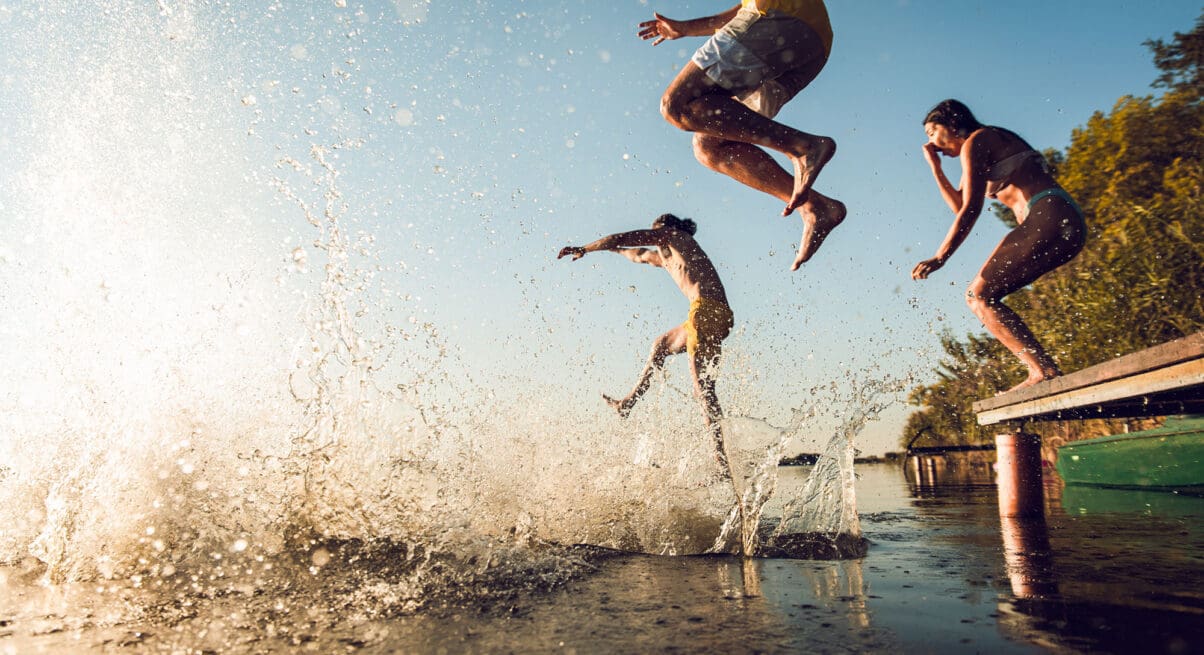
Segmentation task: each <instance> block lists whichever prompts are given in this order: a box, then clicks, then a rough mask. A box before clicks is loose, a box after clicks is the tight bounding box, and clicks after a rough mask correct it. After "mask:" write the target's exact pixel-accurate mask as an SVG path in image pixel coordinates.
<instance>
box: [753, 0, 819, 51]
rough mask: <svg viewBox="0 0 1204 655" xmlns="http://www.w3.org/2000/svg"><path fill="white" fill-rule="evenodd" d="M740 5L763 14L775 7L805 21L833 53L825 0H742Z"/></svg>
mask: <svg viewBox="0 0 1204 655" xmlns="http://www.w3.org/2000/svg"><path fill="white" fill-rule="evenodd" d="M740 6H741V7H744V8H745V9H755V10H757V11H759V12H761V13H762V14H763V13H765V12H767V11H769V10H771V9H775V10H777V11H780V12H782V13H783V14H786V15H788V16H793V17H795V18H797V19H799V20H801V21H803V22H804V23H806V24H807V25H808V26H809V27H810V28H811V29H813V30H815V33H816V34H818V35H819V38H820V39H822V40H823V42H824V51H825V52H827V53H828V54H832V24H831V23H829V22H828V8H827V7H825V6H824V2H823V0H740Z"/></svg>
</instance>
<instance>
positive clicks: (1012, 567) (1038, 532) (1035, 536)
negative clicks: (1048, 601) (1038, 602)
mask: <svg viewBox="0 0 1204 655" xmlns="http://www.w3.org/2000/svg"><path fill="white" fill-rule="evenodd" d="M999 528H1000V533H1001V536H1002V537H1003V557H1004V561H1005V563H1006V565H1007V575H1008V580H1009V581H1010V582H1011V584H1012V594H1013V595H1014V596H1015V597H1017V598H1033V597H1041V596H1052V595H1055V594H1057V593H1058V581H1057V578H1056V574H1055V572H1054V558H1053V552H1052V550H1051V548H1050V545H1049V531H1048V529H1047V527H1046V524H1045V517H1044V516H1030V517H1011V516H1000V517H999Z"/></svg>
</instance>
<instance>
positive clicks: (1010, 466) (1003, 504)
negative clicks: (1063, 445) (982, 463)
mask: <svg viewBox="0 0 1204 655" xmlns="http://www.w3.org/2000/svg"><path fill="white" fill-rule="evenodd" d="M995 456H996V465H997V467H998V471H997V472H996V473H997V474H996V486H997V487H998V489H999V515H1000V516H1007V517H1029V516H1044V514H1045V491H1044V489H1043V487H1042V481H1041V437H1040V436H1039V435H1035V434H1027V433H1024V432H1013V433H1009V434H1001V435H997V436H996V437H995Z"/></svg>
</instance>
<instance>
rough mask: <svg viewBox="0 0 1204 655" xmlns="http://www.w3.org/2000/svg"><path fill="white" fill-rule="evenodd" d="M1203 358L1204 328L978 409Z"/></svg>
mask: <svg viewBox="0 0 1204 655" xmlns="http://www.w3.org/2000/svg"><path fill="white" fill-rule="evenodd" d="M1201 357H1204V331H1201V332H1196V333H1195V334H1191V335H1188V336H1186V337H1183V338H1182V339H1175V340H1174V341H1168V342H1167V343H1164V344H1160V345H1157V346H1154V347H1152V348H1146V349H1145V350H1139V351H1137V352H1135V353H1130V354H1128V355H1123V356H1121V357H1117V358H1116V359H1111V360H1108V361H1106V362H1103V363H1100V364H1096V365H1095V366H1089V367H1087V368H1085V369H1083V370H1081V371H1075V372H1073V373H1068V374H1066V375H1063V376H1061V377H1057V378H1054V379H1052V380H1049V381H1047V382H1041V383H1039V384H1034V385H1033V386H1031V387H1026V388H1024V389H1019V390H1017V391H1012V392H1009V393H1005V394H1001V395H998V396H995V397H994V398H984V399H982V400H980V401H978V402H976V403H974V411H976V412H983V411H987V410H991V409H996V408H998V407H1004V406H1007V405H1014V404H1017V403H1022V402H1026V401H1030V400H1036V399H1038V398H1044V397H1047V396H1053V395H1056V394H1061V393H1065V392H1067V391H1072V390H1074V389H1080V388H1083V387H1088V386H1091V385H1095V384H1100V383H1102V382H1107V381H1110V380H1115V379H1118V378H1122V377H1127V376H1132V375H1136V374H1139V373H1144V372H1146V371H1150V370H1153V369H1157V368H1161V367H1164V366H1169V365H1172V364H1177V363H1179V362H1183V361H1187V360H1191V359H1199V358H1201Z"/></svg>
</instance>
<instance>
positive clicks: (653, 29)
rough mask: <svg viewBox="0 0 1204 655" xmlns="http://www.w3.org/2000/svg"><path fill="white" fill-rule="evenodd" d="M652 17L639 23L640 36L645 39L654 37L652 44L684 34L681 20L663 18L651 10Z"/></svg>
mask: <svg viewBox="0 0 1204 655" xmlns="http://www.w3.org/2000/svg"><path fill="white" fill-rule="evenodd" d="M652 15H653V17H654V18H653V19H652V20H646V21H644V22H642V23H640V38H641V39H643V40H645V41H647V40H648V39H656V40H655V41H653V42H652V45H660V43H661V42H662V41H672V40H673V39H680V38H681V37H683V36H686V33H685V30H684V29H683V28H682V25H681V21H676V20H673V19H672V18H665V17H664V16H661V15H660V14H658V13H655V12H653V14H652Z"/></svg>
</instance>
